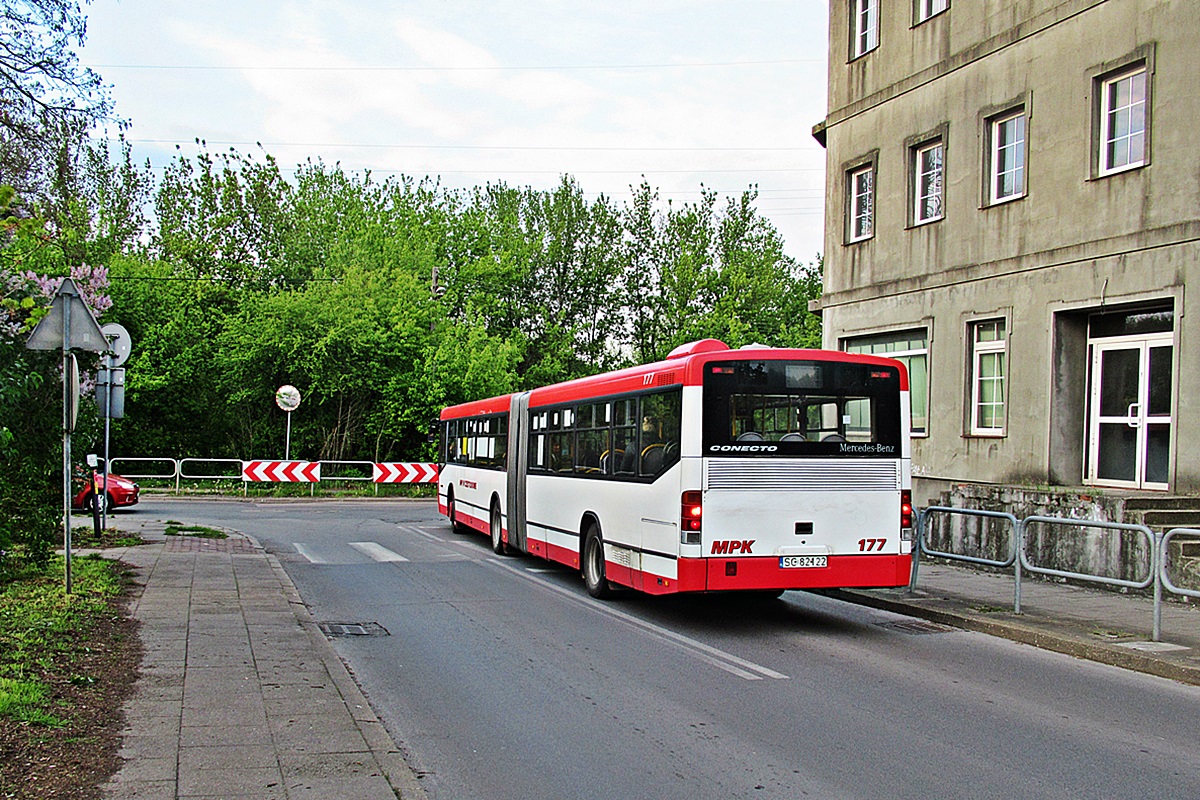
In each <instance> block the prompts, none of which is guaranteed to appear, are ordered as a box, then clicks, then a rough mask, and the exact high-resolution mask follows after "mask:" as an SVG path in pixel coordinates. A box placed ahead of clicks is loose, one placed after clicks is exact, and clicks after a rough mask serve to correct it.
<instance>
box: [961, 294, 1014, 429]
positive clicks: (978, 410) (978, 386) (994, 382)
mask: <svg viewBox="0 0 1200 800" xmlns="http://www.w3.org/2000/svg"><path fill="white" fill-rule="evenodd" d="M989 332H990V333H991V334H992V336H991V338H983V336H984V335H985V334H987V333H989ZM987 364H990V365H991V366H992V367H993V369H985V365H987ZM997 366H998V368H995V367H997ZM985 372H990V373H992V374H986V375H985ZM1007 383H1008V325H1007V323H1006V321H1005V320H1004V319H1003V318H997V319H987V320H979V321H977V322H972V323H971V427H970V430H971V435H973V436H1003V435H1004V433H1005V420H1006V419H1007V416H1008V398H1007V391H1008V387H1007ZM988 384H990V385H991V387H992V389H993V390H994V391H993V392H992V393H991V399H988V398H987V393H985V391H984V387H985V386H986V385H988ZM989 410H990V411H991V414H990V415H989V416H990V417H991V419H990V420H987V421H986V422H990V423H991V424H985V420H984V412H985V411H989Z"/></svg>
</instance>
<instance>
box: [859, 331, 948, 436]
mask: <svg viewBox="0 0 1200 800" xmlns="http://www.w3.org/2000/svg"><path fill="white" fill-rule="evenodd" d="M842 349H844V350H845V351H846V352H847V353H867V354H870V355H877V356H887V357H888V358H894V359H896V360H897V361H900V362H902V363H903V364H904V366H905V368H907V369H908V398H909V405H910V406H911V408H912V425H911V428H912V435H913V436H928V435H929V334H928V332H927V331H926V329H925V328H916V329H913V330H909V331H898V332H896V333H884V334H880V335H877V336H861V337H855V338H853V339H846V340H845V341H844V342H843V343H842Z"/></svg>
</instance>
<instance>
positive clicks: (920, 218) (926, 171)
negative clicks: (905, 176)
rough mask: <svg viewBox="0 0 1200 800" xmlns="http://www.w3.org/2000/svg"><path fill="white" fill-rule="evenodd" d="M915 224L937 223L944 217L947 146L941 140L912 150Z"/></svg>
mask: <svg viewBox="0 0 1200 800" xmlns="http://www.w3.org/2000/svg"><path fill="white" fill-rule="evenodd" d="M912 154H913V156H912V185H913V224H914V225H923V224H925V223H926V222H935V221H937V220H939V219H941V218H942V216H943V215H944V213H945V212H944V205H943V197H942V193H943V191H944V186H945V181H944V179H943V163H944V156H945V146H944V145H943V144H942V141H941V140H940V139H939V140H937V141H934V142H928V143H926V144H923V145H921V146H920V147H915V148H913V150H912Z"/></svg>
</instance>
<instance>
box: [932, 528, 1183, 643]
mask: <svg viewBox="0 0 1200 800" xmlns="http://www.w3.org/2000/svg"><path fill="white" fill-rule="evenodd" d="M937 514H953V515H959V516H964V517H975V518H980V519H1003V520H1006V521H1008V522H1010V523H1011V524H1012V526H1013V529H1012V530H1013V534H1012V536H1011V538H1010V548H1009V555H1008V557H1007V558H1006V559H1005V560H1003V561H1001V560H999V559H994V558H984V557H981V556H973V555H970V554H966V553H953V552H946V551H941V550H936V549H934V548H931V547H930V546H929V545H928V543H927V534H928V525H927V523H928V521H929V520H931V519H932V518H933V517H934V515H937ZM1031 525H1053V526H1059V527H1074V528H1095V529H1098V530H1102V531H1118V532H1125V533H1134V534H1137V535H1138V536H1140V537H1143V538H1144V540H1145V542H1146V545H1147V549H1148V552H1149V554H1150V558H1149V564H1148V565H1147V570H1146V575H1145V577H1144V578H1139V579H1137V580H1132V579H1127V578H1112V577H1109V576H1107V575H1092V574H1089V573H1083V572H1072V571H1069V570H1059V569H1053V568H1050V567H1043V566H1040V565H1038V564H1035V563H1033V562H1032V561H1031V560H1030V558H1029V556H1028V554H1027V553H1026V547H1025V545H1026V541H1027V535H1028V532H1029V527H1030V526H1031ZM1184 536H1187V537H1195V538H1200V530H1197V529H1192V528H1175V529H1173V530H1170V531H1168V532H1167V533H1166V534H1156V533H1154V531H1152V530H1150V529H1149V528H1147V527H1146V526H1145V525H1129V524H1124V523H1117V522H1102V521H1098V520H1084V519H1072V518H1066V517H1044V516H1036V515H1035V516H1030V517H1026V518H1025V519H1022V520H1019V519H1017V518H1016V517H1015V516H1014V515H1012V514H1006V513H1003V512H999V511H983V510H977V509H967V508H949V507H944V506H930V507H929V508H925V509H922V510H921V511H920V512H919V513H918V516H917V536H916V542H915V547H914V548H913V570H912V582H911V584H910V585H909V588H910V589H912V588H915V587H916V585H917V577H918V564H919V562H920V558H921V555H922V554H925V555H929V556H934V557H936V558H944V559H947V560H950V561H963V562H966V563H970V564H981V565H985V566H990V567H996V568H999V569H1008V568H1009V567H1012V568H1013V578H1014V580H1013V612H1014V613H1016V614H1020V613H1021V573H1022V570H1025V571H1028V572H1032V573H1035V574H1039V575H1046V576H1050V577H1058V578H1066V579H1070V580H1077V581H1083V582H1089V583H1100V584H1105V585H1109V586H1119V587H1122V588H1131V589H1146V588H1149V587H1151V586H1153V587H1154V621H1153V630H1152V633H1151V638H1152V640H1153V641H1155V642H1158V641H1161V639H1162V601H1163V597H1162V593H1163V589H1164V588H1165V589H1166V590H1167V591H1169V592H1172V593H1174V594H1178V595H1182V596H1185V597H1197V598H1200V592H1198V591H1194V590H1191V589H1185V588H1182V587H1180V586H1176V585H1175V584H1174V583H1172V581H1171V577H1170V574H1169V569H1168V566H1169V565H1168V563H1167V562H1168V549H1167V548H1168V545H1169V544H1170V542H1171V540H1172V539H1174V538H1175V537H1184Z"/></svg>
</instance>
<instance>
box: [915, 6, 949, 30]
mask: <svg viewBox="0 0 1200 800" xmlns="http://www.w3.org/2000/svg"><path fill="white" fill-rule="evenodd" d="M916 2H917V8H916V11H917V13H916V16H915V24H917V25H919V24H921V23H922V22H924V21H925V20H927V19H929V18H930V17H936V16H937V15H938V14H940V13H942V12H943V11H945V10H946V9H947V8H949V7H950V0H916Z"/></svg>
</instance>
